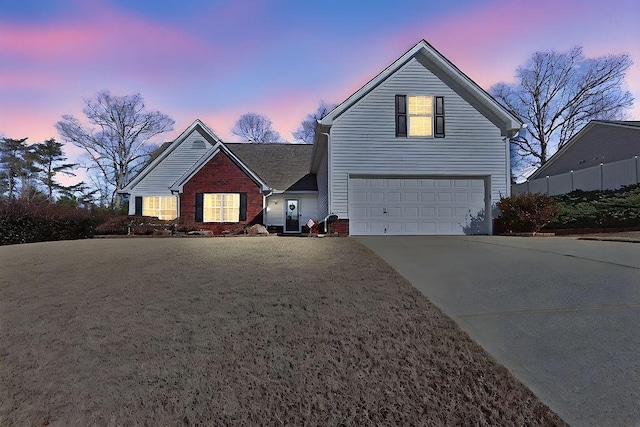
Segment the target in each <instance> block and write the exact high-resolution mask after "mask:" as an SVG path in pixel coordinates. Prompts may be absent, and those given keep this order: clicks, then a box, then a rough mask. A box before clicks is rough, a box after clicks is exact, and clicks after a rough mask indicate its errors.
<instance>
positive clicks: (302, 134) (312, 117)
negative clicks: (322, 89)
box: [292, 100, 336, 144]
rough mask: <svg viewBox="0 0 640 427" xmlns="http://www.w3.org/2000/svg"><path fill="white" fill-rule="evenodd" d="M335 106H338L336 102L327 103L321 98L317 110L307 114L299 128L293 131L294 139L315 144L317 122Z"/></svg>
mask: <svg viewBox="0 0 640 427" xmlns="http://www.w3.org/2000/svg"><path fill="white" fill-rule="evenodd" d="M334 108H336V104H326V103H325V102H324V100H320V105H319V106H318V109H317V110H316V112H315V113H311V114H307V117H305V118H304V120H303V121H302V122H301V123H300V126H298V129H296V131H295V132H293V133H292V135H293V139H294V140H296V141H298V142H301V143H303V144H313V140H314V138H315V135H316V123H317V122H318V120H320V119H322V118H323V117H324V116H326V115H327V114H328V113H329V111H331V110H333V109H334Z"/></svg>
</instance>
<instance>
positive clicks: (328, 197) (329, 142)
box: [321, 128, 332, 214]
mask: <svg viewBox="0 0 640 427" xmlns="http://www.w3.org/2000/svg"><path fill="white" fill-rule="evenodd" d="M321 135H326V136H327V214H331V188H332V187H331V170H332V167H331V164H332V161H331V128H329V131H328V132H322V133H321Z"/></svg>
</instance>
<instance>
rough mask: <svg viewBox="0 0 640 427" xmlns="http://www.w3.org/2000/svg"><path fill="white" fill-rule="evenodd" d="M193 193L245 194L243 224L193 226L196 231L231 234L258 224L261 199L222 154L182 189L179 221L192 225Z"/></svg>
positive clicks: (200, 223)
mask: <svg viewBox="0 0 640 427" xmlns="http://www.w3.org/2000/svg"><path fill="white" fill-rule="evenodd" d="M196 193H247V220H246V221H241V222H222V223H221V222H208V223H207V222H197V223H195V224H196V226H197V227H198V228H202V229H203V230H211V231H213V232H214V233H215V234H222V232H223V231H232V230H238V229H240V228H242V227H243V226H244V225H248V224H262V209H263V196H262V194H260V186H259V185H258V184H256V183H255V182H254V181H253V180H252V179H251V178H250V177H249V176H248V175H247V174H246V173H244V171H243V170H242V169H240V167H239V166H238V165H236V164H235V163H234V162H233V161H232V160H231V159H230V158H229V157H228V156H227V155H226V154H224V152H222V151H220V152H219V153H218V154H216V155H215V157H213V158H212V159H211V160H209V161H208V162H207V163H206V164H205V165H204V166H203V167H202V168H201V169H200V170H199V171H198V172H197V173H196V174H195V175H194V176H193V177H192V178H191V179H190V180H189V182H187V183H186V184H185V185H184V187H183V192H182V194H181V195H180V218H181V219H183V220H185V221H189V222H192V221H195V215H196Z"/></svg>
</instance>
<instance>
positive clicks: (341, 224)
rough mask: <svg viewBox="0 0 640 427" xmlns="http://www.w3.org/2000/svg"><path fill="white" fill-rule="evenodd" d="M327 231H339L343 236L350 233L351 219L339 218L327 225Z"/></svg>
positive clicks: (331, 232)
mask: <svg viewBox="0 0 640 427" xmlns="http://www.w3.org/2000/svg"><path fill="white" fill-rule="evenodd" d="M327 231H328V232H329V233H330V234H333V233H338V234H339V235H341V236H348V235H349V220H348V219H339V220H338V221H336V222H332V223H331V224H329V226H328V227H327Z"/></svg>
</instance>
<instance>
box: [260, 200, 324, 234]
mask: <svg viewBox="0 0 640 427" xmlns="http://www.w3.org/2000/svg"><path fill="white" fill-rule="evenodd" d="M285 199H298V200H299V201H300V202H299V203H300V204H299V205H298V206H299V209H300V223H301V224H303V225H304V224H306V223H307V221H309V219H312V220H314V221H315V222H318V195H317V194H273V195H271V196H269V197H267V211H266V215H265V218H264V223H265V225H267V226H269V225H273V226H279V227H282V226H284V202H285Z"/></svg>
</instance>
